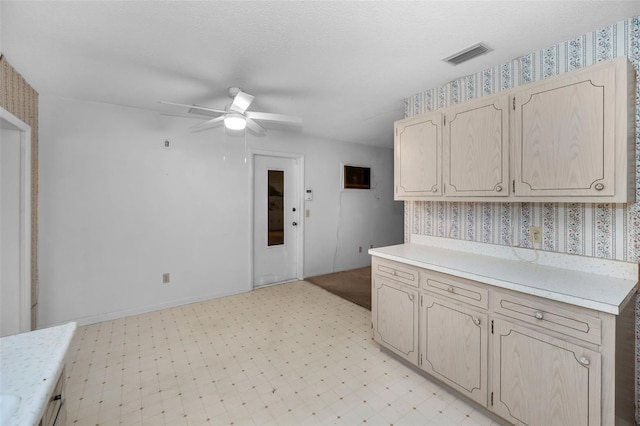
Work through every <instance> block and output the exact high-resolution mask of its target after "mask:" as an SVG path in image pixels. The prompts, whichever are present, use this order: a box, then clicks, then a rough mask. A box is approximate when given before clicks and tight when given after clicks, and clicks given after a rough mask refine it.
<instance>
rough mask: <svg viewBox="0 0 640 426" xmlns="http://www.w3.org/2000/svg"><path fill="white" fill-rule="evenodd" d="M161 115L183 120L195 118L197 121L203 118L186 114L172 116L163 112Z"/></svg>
mask: <svg viewBox="0 0 640 426" xmlns="http://www.w3.org/2000/svg"><path fill="white" fill-rule="evenodd" d="M160 115H164V116H167V117H182V118H191V119H193V118H195V119H196V120H202V117H198V116H195V115H184V114H171V113H169V112H161V113H160Z"/></svg>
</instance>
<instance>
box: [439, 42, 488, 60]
mask: <svg viewBox="0 0 640 426" xmlns="http://www.w3.org/2000/svg"><path fill="white" fill-rule="evenodd" d="M490 50H491V49H489V48H488V47H487V46H486V45H485V44H482V43H476V44H474V45H473V46H469V47H467V48H466V49H464V50H461V51H460V52H457V53H454V54H453V55H451V56H449V57H447V58H444V59H443V61H445V62H447V63H450V64H451V65H459V64H461V63H463V62H466V61H468V60H469V59H473V58H475V57H476V56H480V55H484V54H485V53H487V52H489V51H490Z"/></svg>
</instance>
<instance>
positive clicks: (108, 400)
mask: <svg viewBox="0 0 640 426" xmlns="http://www.w3.org/2000/svg"><path fill="white" fill-rule="evenodd" d="M66 368H67V369H66V372H67V391H66V397H67V404H66V407H67V424H69V425H118V424H124V425H141V424H144V425H209V424H210V425H270V424H274V425H275V424H279V425H324V424H337V425H340V424H344V425H356V424H369V425H418V424H421V425H492V424H495V423H494V422H493V420H492V419H490V418H488V417H486V416H485V415H484V414H483V413H482V412H481V411H478V409H477V408H476V407H474V406H472V405H470V404H468V403H466V402H465V401H463V400H460V399H458V398H457V397H456V396H454V395H453V394H452V393H450V392H448V391H447V390H445V389H443V388H441V387H440V386H438V385H436V384H434V383H433V382H431V381H429V380H427V379H425V378H424V377H423V376H422V375H420V374H419V373H417V372H415V371H414V370H412V369H410V368H408V367H406V366H404V365H403V364H402V363H400V362H399V361H397V360H396V359H394V358H392V357H391V356H389V355H387V354H385V353H383V352H381V351H380V350H379V347H378V345H377V344H376V343H375V342H373V341H372V340H371V312H370V311H368V310H366V309H364V308H362V307H360V306H357V305H355V304H353V303H351V302H348V301H346V300H344V299H341V298H339V297H337V296H335V295H333V294H331V293H329V292H327V291H325V290H323V289H321V288H319V287H317V286H315V285H312V284H309V283H306V282H304V281H299V282H294V283H288V284H281V285H276V286H271V287H267V288H263V289H259V290H255V291H252V292H249V293H244V294H240V295H235V296H229V297H224V298H220V299H213V300H209V301H205V302H201V303H194V304H190V305H184V306H180V307H176V308H171V309H165V310H161V311H156V312H151V313H148V314H142V315H135V316H131V317H127V318H122V319H118V320H114V321H107V322H103V323H99V324H93V325H89V326H84V327H79V328H78V330H77V331H76V335H75V338H74V340H73V342H72V345H71V348H70V350H69V354H68V356H67V366H66Z"/></svg>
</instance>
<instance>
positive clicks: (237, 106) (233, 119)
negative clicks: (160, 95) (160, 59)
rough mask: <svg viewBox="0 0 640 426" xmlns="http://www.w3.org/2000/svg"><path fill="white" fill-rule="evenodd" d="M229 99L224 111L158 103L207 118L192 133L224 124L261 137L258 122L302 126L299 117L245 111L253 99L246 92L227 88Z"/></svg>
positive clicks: (163, 102)
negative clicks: (183, 109) (229, 102)
mask: <svg viewBox="0 0 640 426" xmlns="http://www.w3.org/2000/svg"><path fill="white" fill-rule="evenodd" d="M229 97H231V98H232V99H233V101H232V102H231V104H230V105H227V106H226V107H225V109H224V110H221V109H215V108H210V107H207V106H201V105H195V104H194V105H187V104H179V103H175V102H165V101H160V103H161V104H165V105H173V106H178V107H184V108H188V110H187V113H188V114H192V115H195V116H199V117H203V118H208V120H207V121H204V122H202V123H200V124H197V125H196V126H193V127H192V129H193V130H194V131H202V130H207V129H211V128H214V127H217V126H220V125H222V124H224V126H225V128H227V129H229V130H244V129H245V128H246V129H247V130H249V131H250V132H251V133H253V134H255V135H257V136H263V135H264V134H266V129H265V128H264V127H262V126H261V125H260V124H259V122H267V123H269V122H270V123H282V124H285V125H293V126H300V125H302V119H301V118H300V117H295V116H291V115H282V114H273V113H269V112H257V111H247V109H248V108H249V106H251V103H252V102H253V100H254V99H255V97H254V96H253V95H250V94H249V93H247V92H243V91H242V90H241V89H240V88H238V87H231V88H229ZM182 117H189V116H182ZM211 117H213V118H211Z"/></svg>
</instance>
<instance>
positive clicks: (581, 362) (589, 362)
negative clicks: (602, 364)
mask: <svg viewBox="0 0 640 426" xmlns="http://www.w3.org/2000/svg"><path fill="white" fill-rule="evenodd" d="M579 361H580V364H582V365H589V364H591V361H589V358H587V357H584V356H583V357H582V358H580V359H579Z"/></svg>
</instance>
